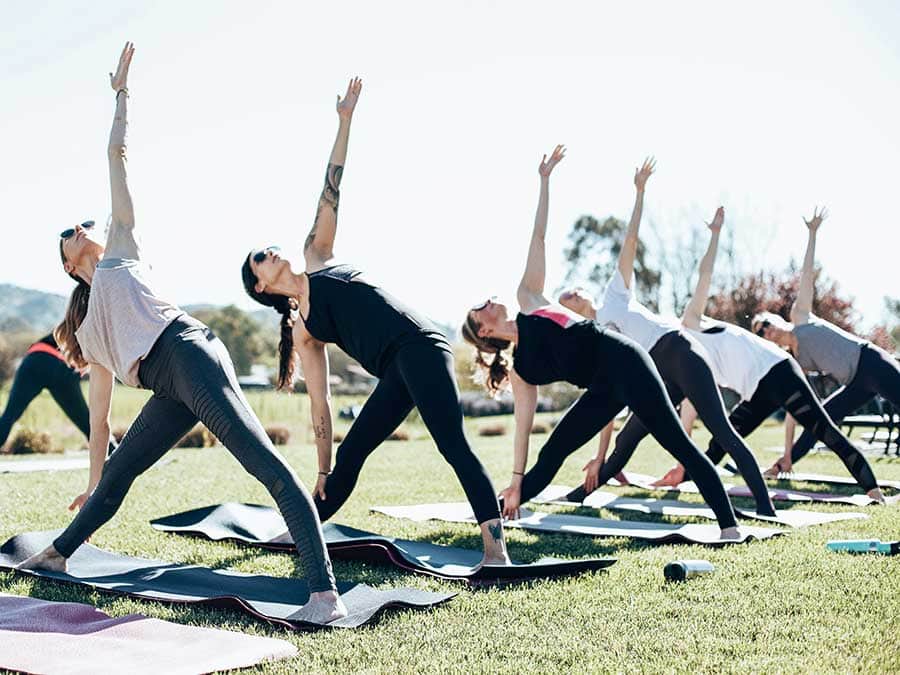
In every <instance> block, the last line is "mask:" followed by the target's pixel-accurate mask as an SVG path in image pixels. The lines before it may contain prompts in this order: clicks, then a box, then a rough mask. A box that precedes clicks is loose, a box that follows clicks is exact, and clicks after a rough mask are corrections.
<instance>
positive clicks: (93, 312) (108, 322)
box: [75, 258, 184, 387]
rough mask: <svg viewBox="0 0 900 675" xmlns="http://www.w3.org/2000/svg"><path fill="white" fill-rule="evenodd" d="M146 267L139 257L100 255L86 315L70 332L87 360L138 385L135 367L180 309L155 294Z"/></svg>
mask: <svg viewBox="0 0 900 675" xmlns="http://www.w3.org/2000/svg"><path fill="white" fill-rule="evenodd" d="M148 273H149V268H148V266H147V265H146V264H145V263H143V262H141V261H139V260H128V259H123V258H104V259H103V260H101V261H100V263H99V264H98V265H97V269H96V270H95V271H94V278H93V280H92V281H91V296H90V299H89V300H88V310H87V315H86V316H85V317H84V321H82V323H81V326H80V327H79V328H78V330H77V331H75V337H76V339H77V340H78V344H79V346H80V347H81V352H82V354H83V355H84V358H85V360H86V361H87V362H88V363H96V364H98V365H101V366H103V367H104V368H106V369H107V370H109V371H111V372H113V373H114V374H115V375H116V377H118V378H119V379H120V380H121V381H122V382H124V383H125V384H127V385H130V386H132V387H141V386H142V385H141V382H140V379H138V368H139V367H140V363H141V360H142V359H143V358H144V357H146V356H147V354H149V353H150V350H151V349H152V348H153V345H154V344H155V343H156V340H157V339H158V338H159V336H160V335H162V332H163V331H164V330H165V329H166V327H167V326H168V325H169V324H170V323H172V321H174V320H175V319H177V318H178V317H179V316H181V315H183V314H184V312H183V311H182V310H181V309H179V308H178V307H176V306H175V305H173V304H171V303H169V302H166V301H165V300H161V299H160V298H158V297H157V296H156V295H155V293H154V292H153V290H152V289H151V287H150V284H149V282H148V279H147V276H148Z"/></svg>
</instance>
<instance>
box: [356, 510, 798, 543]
mask: <svg viewBox="0 0 900 675" xmlns="http://www.w3.org/2000/svg"><path fill="white" fill-rule="evenodd" d="M371 510H372V511H375V512H376V513H383V514H384V515H386V516H391V517H393V518H406V519H409V520H416V521H424V520H444V521H447V522H451V523H473V522H475V516H474V515H473V514H472V507H471V506H469V504H468V503H467V502H456V503H452V502H451V503H445V504H416V505H412V506H373V507H372V508H371ZM520 512H521V515H522V517H521V518H519V519H518V520H507V521H506V522H505V523H504V526H505V527H518V528H521V529H523V530H533V531H536V532H558V533H563V534H584V535H587V536H590V537H631V538H633V539H643V540H647V541H653V542H657V543H661V544H670V543H688V544H704V545H707V546H720V545H723V544H740V543H743V542H745V541H749V540H750V539H768V538H769V537H774V536H776V535H779V534H784V531H783V530H776V529H770V528H765V527H751V526H748V525H742V526H741V537H740V538H739V539H722V537H721V533H720V530H719V526H718V525H697V524H693V523H691V524H688V525H669V524H666V523H641V522H635V521H624V520H604V519H603V518H592V517H589V516H573V515H568V514H560V513H540V512H537V511H529V510H528V509H524V508H523V509H520Z"/></svg>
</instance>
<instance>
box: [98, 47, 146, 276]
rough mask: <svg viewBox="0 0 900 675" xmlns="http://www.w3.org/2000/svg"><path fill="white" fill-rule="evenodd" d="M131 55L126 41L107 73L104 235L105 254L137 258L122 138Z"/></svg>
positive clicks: (124, 132) (124, 144)
mask: <svg viewBox="0 0 900 675" xmlns="http://www.w3.org/2000/svg"><path fill="white" fill-rule="evenodd" d="M133 55H134V45H133V44H132V43H130V42H126V43H125V48H124V49H123V50H122V55H121V56H120V57H119V65H118V67H117V68H116V72H115V73H110V74H109V84H110V86H111V87H112V88H113V91H115V92H116V113H115V116H114V117H113V124H112V129H111V130H110V132H109V146H108V147H107V156H108V158H109V190H110V196H111V201H112V216H111V219H110V224H109V232H108V233H107V235H106V255H108V256H110V257H113V258H132V259H138V258H139V257H140V251H139V248H138V245H137V242H136V241H135V238H134V205H133V204H132V202H131V191H130V190H129V189H128V171H127V168H126V149H127V148H126V141H125V136H126V132H127V128H128V69H129V67H130V66H131V57H132V56H133Z"/></svg>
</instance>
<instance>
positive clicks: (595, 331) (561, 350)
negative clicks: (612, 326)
mask: <svg viewBox="0 0 900 675" xmlns="http://www.w3.org/2000/svg"><path fill="white" fill-rule="evenodd" d="M516 326H517V327H518V329H519V340H518V342H517V344H516V348H515V350H514V351H513V367H514V368H515V369H516V372H517V373H518V374H519V376H520V377H521V378H522V379H523V380H525V381H526V382H528V383H529V384H534V385H539V384H550V383H551V382H561V381H565V382H570V383H571V384H574V385H575V386H576V387H582V388H587V386H588V385H589V384H590V383H591V381H592V380H593V379H594V377H595V375H596V374H597V371H598V370H599V368H600V365H601V358H600V357H601V354H600V351H601V339H600V336H601V333H602V332H603V329H602V328H600V327H598V326H597V324H596V323H594V322H593V321H589V320H584V321H579V322H578V323H573V324H572V325H571V326H569V327H568V328H566V327H564V326H563V324H562V323H560V322H558V321H555V320H554V319H552V318H549V317H548V316H546V315H542V314H522V313H521V312H520V313H519V315H518V316H517V317H516Z"/></svg>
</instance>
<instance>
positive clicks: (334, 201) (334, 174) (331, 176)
mask: <svg viewBox="0 0 900 675" xmlns="http://www.w3.org/2000/svg"><path fill="white" fill-rule="evenodd" d="M343 175H344V167H343V166H341V165H339V164H329V165H328V168H327V169H326V170H325V186H324V187H323V188H322V194H321V195H319V206H318V207H317V208H316V218H315V221H314V222H313V228H312V230H311V231H310V233H309V236H307V237H306V243H305V244H304V245H303V249H304V250H306V249H308V248H309V247H310V246H312V243H313V240H314V239H315V238H316V231H317V229H318V224H319V216H320V215H321V213H322V209H324V208H326V207H327V208H330V209H332V210H333V211H334V217H335V218H337V213H338V206H339V205H340V201H341V177H342V176H343Z"/></svg>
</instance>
